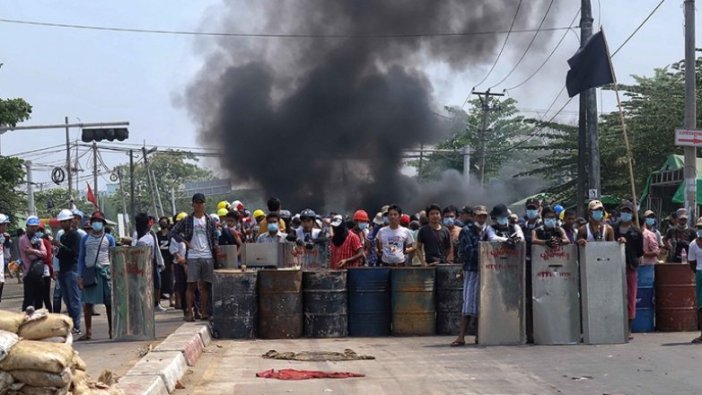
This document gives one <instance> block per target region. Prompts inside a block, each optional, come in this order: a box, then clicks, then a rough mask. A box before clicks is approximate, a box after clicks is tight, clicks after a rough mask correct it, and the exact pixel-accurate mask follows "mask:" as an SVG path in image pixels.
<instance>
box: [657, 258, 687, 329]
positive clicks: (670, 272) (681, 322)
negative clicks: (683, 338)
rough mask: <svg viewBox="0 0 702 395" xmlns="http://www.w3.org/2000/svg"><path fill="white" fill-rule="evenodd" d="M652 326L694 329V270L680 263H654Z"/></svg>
mask: <svg viewBox="0 0 702 395" xmlns="http://www.w3.org/2000/svg"><path fill="white" fill-rule="evenodd" d="M655 267H656V269H655V270H656V287H655V289H656V329H658V330H659V331H662V332H680V331H694V330H697V307H696V304H695V273H694V272H693V271H692V270H690V266H689V265H687V264H680V263H665V264H661V265H656V266H655Z"/></svg>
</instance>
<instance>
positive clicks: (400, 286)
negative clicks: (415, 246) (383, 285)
mask: <svg viewBox="0 0 702 395" xmlns="http://www.w3.org/2000/svg"><path fill="white" fill-rule="evenodd" d="M435 282H436V269H435V268H433V267H398V268H394V269H392V272H391V274H390V289H391V292H392V297H391V300H392V334H393V335H398V336H431V335H435V334H436V301H435V298H434V283H435Z"/></svg>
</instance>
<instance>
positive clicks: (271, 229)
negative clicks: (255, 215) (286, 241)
mask: <svg viewBox="0 0 702 395" xmlns="http://www.w3.org/2000/svg"><path fill="white" fill-rule="evenodd" d="M268 231H269V232H271V233H272V232H277V231H278V224H276V223H270V224H268Z"/></svg>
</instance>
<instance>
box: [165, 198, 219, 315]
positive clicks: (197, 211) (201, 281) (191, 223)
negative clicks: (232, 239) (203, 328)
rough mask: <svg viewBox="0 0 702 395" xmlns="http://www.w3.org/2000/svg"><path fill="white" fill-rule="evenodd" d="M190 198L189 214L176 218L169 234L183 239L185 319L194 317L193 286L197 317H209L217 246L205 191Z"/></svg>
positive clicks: (177, 238) (180, 239)
mask: <svg viewBox="0 0 702 395" xmlns="http://www.w3.org/2000/svg"><path fill="white" fill-rule="evenodd" d="M192 202H193V203H192V207H193V212H192V214H190V215H188V216H187V217H186V218H185V219H183V220H182V221H180V222H178V223H177V224H176V225H175V226H174V227H173V230H172V231H171V235H172V236H173V237H174V238H175V239H176V240H177V241H183V242H185V245H186V246H187V252H186V260H187V270H188V271H187V276H188V289H187V292H186V300H185V304H186V315H185V320H186V321H190V322H192V321H195V316H194V312H193V306H194V302H195V290H199V291H200V314H201V319H202V320H204V321H207V320H209V315H208V312H209V311H210V309H209V300H210V298H209V286H210V284H212V281H213V280H214V260H215V257H216V256H217V248H218V240H217V233H216V229H215V223H214V221H213V220H212V218H210V216H209V215H207V214H206V213H205V195H203V194H202V193H196V194H194V195H193V199H192Z"/></svg>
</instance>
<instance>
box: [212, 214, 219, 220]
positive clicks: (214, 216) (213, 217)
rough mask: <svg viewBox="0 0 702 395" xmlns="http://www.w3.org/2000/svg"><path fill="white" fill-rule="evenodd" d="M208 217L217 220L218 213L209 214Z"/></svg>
mask: <svg viewBox="0 0 702 395" xmlns="http://www.w3.org/2000/svg"><path fill="white" fill-rule="evenodd" d="M210 218H212V220H213V221H215V222H219V215H217V214H215V213H212V214H210Z"/></svg>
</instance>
